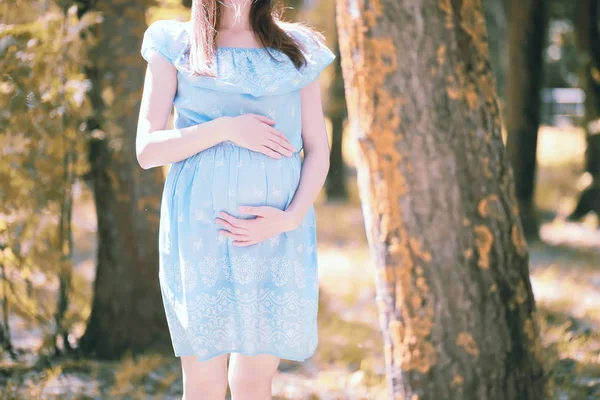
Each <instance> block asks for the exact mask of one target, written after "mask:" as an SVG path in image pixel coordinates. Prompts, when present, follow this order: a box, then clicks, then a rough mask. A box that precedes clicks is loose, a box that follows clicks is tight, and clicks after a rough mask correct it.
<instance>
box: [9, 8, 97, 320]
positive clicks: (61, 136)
mask: <svg viewBox="0 0 600 400" xmlns="http://www.w3.org/2000/svg"><path fill="white" fill-rule="evenodd" d="M96 19H97V16H95V15H91V14H90V15H89V16H87V17H86V18H84V19H83V20H78V19H77V18H76V15H75V9H74V8H71V9H69V10H68V11H67V12H63V11H62V10H61V9H60V8H58V7H50V8H49V9H47V10H45V13H44V15H43V17H42V18H40V19H38V20H36V21H34V22H23V23H17V24H12V25H0V69H1V70H2V75H1V76H0V110H1V111H0V152H1V156H0V183H1V184H0V266H1V267H2V268H3V272H4V274H5V277H6V279H5V280H4V282H3V284H2V285H0V301H2V302H4V304H5V305H10V306H12V312H14V313H17V314H18V315H20V316H21V317H23V318H25V319H27V320H34V321H37V322H41V323H42V325H43V326H45V327H46V328H47V329H49V328H51V324H50V322H49V321H50V319H51V318H52V315H53V313H54V310H53V308H54V307H53V306H52V299H50V298H49V296H50V295H49V293H50V291H49V289H48V288H49V287H52V286H53V285H55V284H56V276H57V275H58V274H59V272H62V273H64V272H65V271H67V272H69V271H70V270H71V257H70V237H69V236H70V209H71V206H70V205H71V192H72V188H73V185H74V182H75V179H76V178H77V177H79V176H81V175H82V174H84V173H85V172H86V171H87V169H88V166H87V163H86V157H85V155H86V152H87V149H86V138H85V136H84V135H83V133H82V132H85V125H84V121H85V119H86V117H87V116H88V115H89V114H90V112H91V108H90V105H89V102H88V99H87V95H86V92H87V90H88V86H89V84H88V83H87V81H86V80H85V76H84V75H83V73H82V65H83V62H84V61H85V58H84V54H85V50H86V46H87V45H88V44H89V42H87V41H86V40H85V39H82V36H81V32H82V31H84V30H86V29H87V28H88V27H89V26H90V25H91V24H93V23H95V22H96ZM4 311H5V312H6V311H7V309H5V310H4ZM4 329H5V330H6V329H7V327H6V326H5V327H4Z"/></svg>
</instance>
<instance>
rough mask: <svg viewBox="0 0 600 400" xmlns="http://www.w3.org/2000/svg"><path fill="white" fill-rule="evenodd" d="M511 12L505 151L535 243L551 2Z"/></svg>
mask: <svg viewBox="0 0 600 400" xmlns="http://www.w3.org/2000/svg"><path fill="white" fill-rule="evenodd" d="M508 12H509V15H510V17H509V22H508V25H509V28H508V49H509V60H510V61H509V62H510V67H509V70H508V98H507V100H506V108H507V110H506V115H507V119H506V130H507V135H508V136H507V142H506V147H507V149H508V154H509V157H510V161H511V164H512V168H513V171H514V176H515V191H516V195H517V200H518V201H519V210H520V213H521V220H522V222H523V228H524V230H525V236H526V237H528V238H531V239H536V238H537V237H538V231H539V227H538V221H537V218H536V214H535V204H534V192H535V174H536V155H537V137H538V129H539V126H540V116H541V113H540V112H541V89H542V82H543V80H542V71H543V61H544V60H543V49H544V44H545V42H546V31H547V21H548V18H547V16H548V2H547V1H546V0H525V1H523V0H510V1H509V9H508Z"/></svg>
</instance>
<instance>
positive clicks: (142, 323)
mask: <svg viewBox="0 0 600 400" xmlns="http://www.w3.org/2000/svg"><path fill="white" fill-rule="evenodd" d="M74 3H75V5H77V6H78V15H79V17H83V16H85V15H86V13H88V12H99V13H101V15H102V21H101V23H99V24H97V25H96V26H95V27H94V29H93V30H92V31H91V32H90V33H91V34H93V35H94V38H95V42H94V45H93V46H90V47H89V62H88V64H87V65H86V66H85V73H86V75H87V77H88V79H89V82H90V83H91V88H90V91H89V93H88V95H89V97H90V101H91V104H92V106H93V110H94V113H93V115H92V116H91V117H90V118H89V119H88V120H87V133H88V134H89V137H90V140H89V159H90V160H89V161H90V172H89V174H88V179H89V182H90V184H91V186H92V188H93V191H94V202H95V205H96V215H97V221H98V258H97V268H96V279H95V281H94V296H93V302H92V309H91V314H90V317H89V319H88V323H87V328H86V332H85V334H84V335H83V337H82V338H81V341H80V349H81V350H82V351H83V352H84V353H85V354H88V355H94V356H97V357H102V358H119V357H121V356H122V355H123V354H124V352H125V351H130V350H132V351H141V350H147V349H148V348H150V347H151V346H154V345H157V344H160V343H162V344H164V345H167V344H168V332H167V329H166V322H165V318H164V311H163V308H162V300H161V295H160V288H159V285H158V280H157V279H156V278H157V276H158V246H157V245H156V237H157V236H158V221H159V207H160V198H161V191H162V185H163V175H162V172H161V170H160V169H158V168H154V169H151V170H146V171H144V170H142V169H141V168H139V165H138V163H137V160H136V152H135V137H136V135H135V132H136V129H137V128H136V127H137V114H138V110H139V104H140V97H141V89H142V84H143V80H144V74H143V73H141V71H143V70H144V68H145V61H144V60H143V59H141V58H140V56H139V54H138V53H139V51H132V49H137V48H138V47H139V44H140V43H141V40H142V35H143V33H144V30H145V29H146V26H147V25H146V17H145V13H144V11H145V10H146V9H147V7H148V6H149V5H151V4H152V3H151V2H150V1H148V0H137V1H122V2H118V3H110V2H97V1H94V0H76V1H74ZM149 326H151V327H153V328H152V329H148V327H149Z"/></svg>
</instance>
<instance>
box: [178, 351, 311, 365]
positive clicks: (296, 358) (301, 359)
mask: <svg viewBox="0 0 600 400" xmlns="http://www.w3.org/2000/svg"><path fill="white" fill-rule="evenodd" d="M315 350H316V348H315ZM227 353H237V354H242V355H244V356H247V357H254V356H258V355H261V354H269V355H272V356H275V357H278V358H280V359H282V360H289V361H297V362H304V361H306V360H308V359H309V358H311V357H313V355H314V353H315V351H314V350H313V351H312V352H311V353H310V355H309V356H307V357H305V358H299V357H290V356H285V355H281V354H277V353H276V352H273V351H257V352H255V353H250V352H247V351H243V350H237V349H232V350H223V351H220V352H218V353H214V354H211V355H210V356H206V357H200V356H199V355H197V354H193V353H191V354H190V353H183V352H176V353H175V357H182V356H185V357H189V356H195V357H196V358H197V359H198V361H200V362H204V361H208V360H210V359H212V358H215V357H218V356H221V355H223V354H227Z"/></svg>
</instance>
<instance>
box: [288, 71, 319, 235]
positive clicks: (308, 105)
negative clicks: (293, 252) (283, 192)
mask: <svg viewBox="0 0 600 400" xmlns="http://www.w3.org/2000/svg"><path fill="white" fill-rule="evenodd" d="M300 97H301V101H302V142H303V144H304V162H303V163H302V172H301V174H300V183H299V184H298V188H297V189H296V193H295V195H294V198H293V199H292V202H291V203H290V205H289V207H288V208H287V209H286V210H285V212H286V213H288V214H289V215H290V216H291V217H292V220H293V221H294V224H293V226H298V225H299V224H300V223H301V222H302V220H303V219H304V216H305V215H306V213H307V212H308V209H309V208H310V206H311V205H312V204H313V203H314V201H315V199H316V198H317V196H318V194H319V191H320V190H321V189H322V187H323V185H324V184H325V179H326V178H327V173H328V172H329V152H330V149H329V140H328V137H327V129H326V128H325V117H324V116H323V105H322V101H321V86H320V85H319V81H318V80H315V81H313V82H312V83H310V84H309V85H307V86H305V87H303V88H302V89H300Z"/></svg>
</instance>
